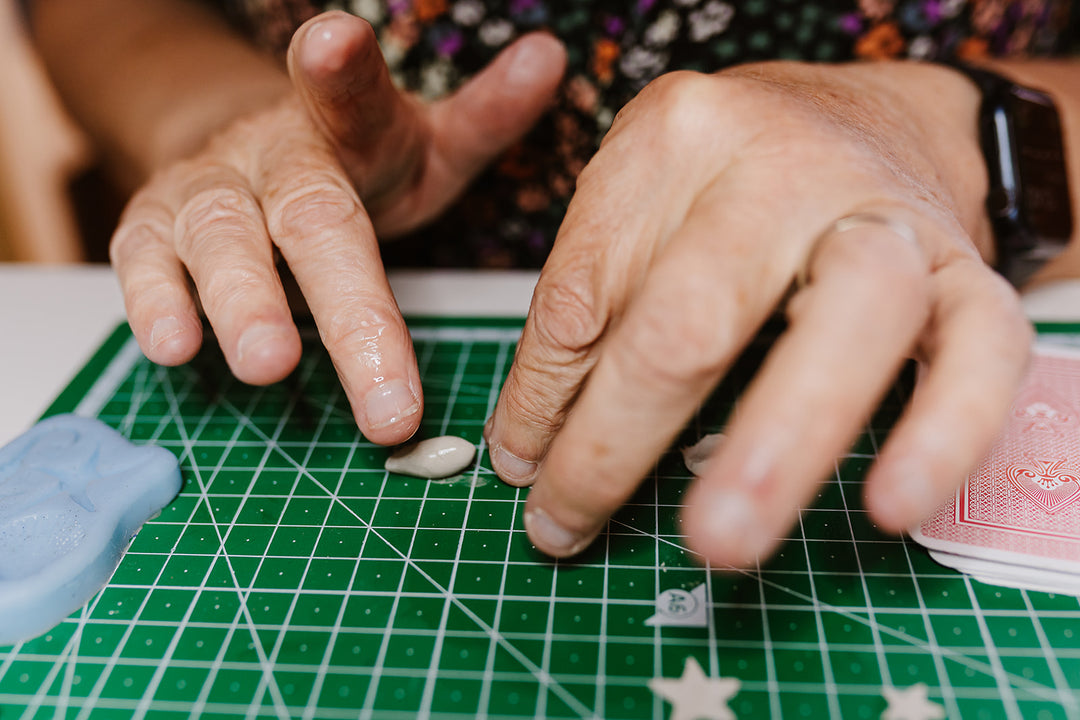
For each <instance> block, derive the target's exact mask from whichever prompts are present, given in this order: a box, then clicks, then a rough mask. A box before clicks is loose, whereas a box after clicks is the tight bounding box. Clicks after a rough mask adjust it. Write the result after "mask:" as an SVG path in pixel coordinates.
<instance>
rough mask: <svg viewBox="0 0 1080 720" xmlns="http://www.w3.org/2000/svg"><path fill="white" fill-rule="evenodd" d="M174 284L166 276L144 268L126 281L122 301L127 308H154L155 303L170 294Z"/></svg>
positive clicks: (172, 280)
mask: <svg viewBox="0 0 1080 720" xmlns="http://www.w3.org/2000/svg"><path fill="white" fill-rule="evenodd" d="M174 282H175V280H174V278H172V277H170V276H169V275H168V274H166V273H164V272H161V271H159V270H155V269H154V268H152V267H151V268H146V269H145V270H143V271H141V272H139V273H138V274H137V275H136V276H133V277H131V278H129V279H128V282H127V283H126V285H125V287H124V299H125V301H126V303H127V305H128V307H129V308H143V307H154V306H155V305H156V304H157V301H158V300H159V299H160V298H161V297H162V296H163V295H166V294H167V293H169V292H170V290H171V288H172V287H173V283H174Z"/></svg>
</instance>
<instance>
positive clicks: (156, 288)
mask: <svg viewBox="0 0 1080 720" xmlns="http://www.w3.org/2000/svg"><path fill="white" fill-rule="evenodd" d="M564 64H565V54H564V51H563V49H562V47H561V45H560V44H559V43H558V42H557V41H556V40H555V39H554V38H552V37H550V36H547V35H543V34H532V35H528V36H525V37H523V38H521V39H519V40H518V41H517V42H515V43H514V44H513V45H511V46H510V47H508V48H507V49H506V50H504V51H503V52H502V53H501V54H500V55H499V56H498V57H497V58H496V59H495V60H494V61H493V62H492V63H491V65H490V66H488V67H487V68H486V69H485V70H484V71H483V72H481V73H480V74H479V75H477V76H476V77H475V78H473V79H472V80H471V81H470V82H469V83H468V84H466V85H465V86H463V87H462V88H461V89H460V90H458V91H457V92H456V93H455V94H454V95H452V96H450V97H448V98H447V99H445V100H442V101H439V102H435V103H433V104H430V105H426V104H423V103H421V102H419V101H418V100H417V99H415V98H413V97H411V96H408V95H406V94H403V93H401V92H399V91H398V90H397V89H396V88H395V87H394V86H393V84H392V83H391V80H390V76H389V72H388V71H387V68H386V64H385V62H384V61H383V59H382V55H381V53H380V51H379V48H378V44H377V42H376V38H375V35H374V32H373V30H372V28H371V26H370V25H368V24H367V23H366V22H364V21H363V20H360V19H358V18H355V17H352V16H350V15H347V14H345V13H338V12H332V13H326V14H324V15H320V16H319V17H317V18H314V19H312V20H310V21H309V22H308V23H306V24H305V25H304V26H303V27H301V28H300V29H299V30H298V31H297V33H296V35H295V36H294V38H293V42H292V45H291V46H290V49H289V55H288V66H289V72H290V75H291V77H292V80H293V85H294V88H295V93H294V94H293V95H292V96H290V97H289V98H287V99H286V100H284V101H283V102H281V103H280V104H279V105H277V106H275V107H272V108H269V109H266V110H263V111H261V112H258V113H256V114H255V115H252V116H249V117H244V118H241V119H238V120H236V121H235V122H233V123H232V124H231V125H229V126H228V127H226V128H225V129H224V130H223V131H222V132H221V133H220V134H219V135H217V136H216V137H214V138H213V139H212V140H210V142H209V143H208V144H207V145H206V146H205V148H204V149H203V150H202V151H200V152H198V153H197V154H195V155H193V156H191V157H190V158H188V159H185V160H183V161H181V162H178V163H176V164H174V165H172V166H170V167H167V168H164V169H162V170H160V171H159V172H158V173H157V174H155V175H154V176H153V177H152V178H151V179H150V181H149V182H148V183H147V184H146V185H145V186H144V187H143V188H142V189H141V190H140V191H139V192H138V193H137V194H136V195H135V196H134V197H133V198H132V200H131V202H130V203H129V205H128V207H127V208H126V209H125V211H124V214H123V217H122V218H121V221H120V224H119V227H118V229H117V231H116V233H115V235H114V237H113V241H112V245H111V249H110V254H111V258H112V262H113V265H114V267H115V268H116V271H117V274H118V276H119V279H120V284H121V286H122V289H123V294H124V301H125V304H126V307H127V314H128V319H129V321H130V323H131V327H132V330H133V332H134V334H135V337H136V339H137V340H138V342H139V345H140V347H141V348H142V349H143V352H145V353H146V356H147V357H148V358H150V359H151V360H153V361H155V362H158V363H161V364H164V365H175V364H180V363H183V362H186V361H188V360H190V359H191V358H192V357H193V356H194V354H195V353H196V352H197V350H198V348H199V345H200V344H201V341H202V326H201V323H200V320H199V317H198V314H197V311H196V305H195V302H194V298H193V295H192V292H191V290H190V289H189V284H188V275H190V277H191V280H192V281H193V283H194V286H195V288H197V290H198V295H199V299H200V300H201V303H202V306H203V308H204V310H205V312H206V316H207V318H208V319H209V321H210V324H211V325H212V326H213V328H214V332H215V333H216V335H217V337H218V340H219V342H220V345H221V348H222V351H223V353H224V355H225V359H226V360H227V362H228V363H229V367H230V368H231V369H232V371H233V373H234V374H235V375H236V376H237V377H238V378H239V379H240V380H243V381H245V382H248V383H253V384H266V383H271V382H275V381H277V380H280V379H282V378H284V377H285V376H286V375H288V373H290V372H291V371H292V370H293V368H295V367H296V364H297V362H298V361H299V355H300V338H299V335H298V333H297V330H296V327H295V326H294V324H293V321H292V317H291V314H290V311H289V307H288V303H287V301H286V298H285V294H284V291H283V290H282V287H281V283H280V280H279V278H278V274H277V270H276V268H275V262H274V250H275V248H276V249H277V250H279V251H280V253H281V256H282V258H284V260H285V261H286V262H287V263H288V265H289V268H290V270H291V271H292V273H293V275H294V276H295V277H296V279H297V283H298V284H299V286H300V289H301V291H302V292H303V294H304V297H305V299H306V300H307V303H308V305H309V307H310V308H311V311H312V314H313V316H314V318H315V322H316V324H317V326H318V328H319V332H320V335H321V337H322V340H323V342H324V344H325V345H326V348H327V350H328V351H329V354H330V357H331V359H332V360H333V362H334V366H335V368H336V369H337V372H338V375H339V376H340V378H341V382H342V385H343V387H344V389H345V393H346V395H347V396H348V398H349V401H350V403H351V404H352V408H353V412H354V415H355V417H356V421H357V424H358V425H359V427H360V429H361V430H362V431H363V432H364V434H365V435H366V436H367V437H368V439H370V440H372V441H373V442H378V443H384V444H390V443H397V442H401V441H404V440H406V439H408V437H409V436H411V435H412V434H413V433H414V432H415V430H416V428H417V426H418V425H419V422H420V415H421V412H420V411H421V407H422V397H421V390H420V380H419V374H418V371H417V367H416V359H415V356H414V354H413V350H412V345H411V341H410V338H409V334H408V331H407V329H406V327H405V324H404V322H403V321H402V318H401V315H400V312H399V311H398V308H397V305H396V303H395V301H394V298H393V295H392V294H391V291H390V287H389V285H388V283H387V281H386V277H385V274H384V271H383V268H382V263H381V261H380V258H379V250H378V244H377V241H376V235H379V236H382V237H389V236H392V235H395V234H399V233H402V232H406V231H408V230H410V229H412V228H415V227H417V226H419V225H421V224H423V223H425V222H427V221H428V220H430V219H431V218H433V217H434V216H436V215H437V214H438V213H439V212H441V211H442V210H443V209H444V208H445V207H446V206H447V205H449V204H450V202H451V201H452V200H453V199H454V198H455V197H456V196H457V195H458V194H459V193H460V191H461V190H462V189H463V187H464V186H465V185H466V184H467V183H468V181H469V180H470V179H471V178H472V177H473V176H474V175H475V174H476V173H477V172H479V170H480V169H481V168H482V167H483V166H484V165H485V164H486V163H487V162H488V161H489V160H490V159H492V158H493V157H495V156H496V155H497V154H498V153H499V152H500V151H501V150H503V149H505V148H506V147H507V146H509V145H510V144H511V143H512V142H514V141H515V140H516V139H517V138H518V137H519V136H521V135H522V134H523V133H524V132H525V131H526V130H527V129H528V128H529V127H530V126H531V125H532V124H533V122H534V121H535V120H536V119H537V117H539V115H540V113H541V112H542V111H543V109H544V108H545V106H546V105H547V104H548V102H549V100H550V98H551V96H552V95H553V93H554V90H555V88H556V87H557V85H558V81H559V79H560V77H561V75H562V72H563V67H564Z"/></svg>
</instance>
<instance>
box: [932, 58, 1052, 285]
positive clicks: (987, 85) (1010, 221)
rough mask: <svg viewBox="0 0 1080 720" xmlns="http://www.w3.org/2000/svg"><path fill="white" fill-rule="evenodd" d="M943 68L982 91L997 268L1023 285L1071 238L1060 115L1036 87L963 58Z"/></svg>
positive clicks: (981, 139) (981, 127) (982, 134)
mask: <svg viewBox="0 0 1080 720" xmlns="http://www.w3.org/2000/svg"><path fill="white" fill-rule="evenodd" d="M948 65H949V67H952V68H953V69H955V70H958V71H960V72H961V73H963V74H964V75H966V76H967V77H968V78H970V79H971V80H972V81H973V82H974V83H975V84H976V85H977V86H978V88H979V91H980V92H981V93H982V103H981V105H980V108H979V142H980V144H981V145H982V152H983V156H984V157H985V159H986V168H987V171H988V174H989V179H990V187H989V192H988V193H987V197H986V210H987V212H988V213H989V216H990V221H991V223H992V225H993V229H994V241H995V246H996V250H997V265H996V267H997V270H998V272H1000V273H1001V274H1002V275H1004V276H1005V277H1006V278H1007V279H1008V280H1009V281H1010V282H1011V283H1012V284H1013V285H1014V286H1016V287H1020V286H1021V285H1023V284H1024V283H1025V282H1026V281H1027V279H1028V278H1030V277H1031V276H1032V275H1033V274H1034V273H1035V272H1036V271H1037V270H1038V269H1039V268H1041V267H1042V266H1043V265H1045V264H1046V263H1047V262H1048V261H1049V260H1052V259H1053V258H1055V257H1056V256H1057V255H1058V254H1059V253H1061V251H1062V250H1064V249H1065V246H1066V245H1068V243H1069V239H1070V238H1071V236H1072V229H1073V217H1072V199H1071V197H1070V195H1069V174H1068V171H1067V169H1066V166H1065V145H1064V139H1063V133H1062V129H1061V117H1060V116H1059V115H1058V110H1057V106H1056V105H1055V104H1054V100H1053V98H1051V97H1050V96H1049V95H1048V94H1046V93H1045V92H1043V91H1041V90H1037V89H1035V88H1030V87H1024V86H1023V85H1018V84H1017V83H1015V82H1013V81H1012V80H1010V79H1009V78H1006V77H1004V76H1002V75H999V74H997V73H995V72H990V71H989V70H984V69H982V68H977V67H973V66H971V65H968V64H965V63H960V62H951V63H948Z"/></svg>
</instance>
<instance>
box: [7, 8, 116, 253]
mask: <svg viewBox="0 0 1080 720" xmlns="http://www.w3.org/2000/svg"><path fill="white" fill-rule="evenodd" d="M0 93H2V95H0V96H2V97H3V98H4V102H2V103H0V261H11V260H33V261H41V262H54V263H56V262H78V261H83V260H87V259H92V260H104V259H105V258H104V247H103V246H104V243H103V242H102V240H101V239H100V238H97V239H95V243H94V244H95V247H94V248H92V249H90V250H88V249H87V248H86V247H84V244H83V242H82V241H81V240H80V236H79V231H78V230H77V227H78V225H79V224H80V222H79V220H77V216H81V215H82V214H83V213H84V212H86V211H89V212H91V213H93V212H94V208H93V207H92V206H93V205H95V204H97V201H96V200H95V199H94V198H87V197H86V196H85V195H86V194H85V192H84V191H83V190H82V188H84V187H85V186H88V185H90V184H91V180H90V178H89V175H88V174H92V169H91V168H92V165H93V159H92V157H91V156H90V152H89V145H88V143H87V142H86V141H85V139H84V138H83V137H82V136H81V135H80V133H79V131H78V130H77V129H76V128H75V126H74V124H73V123H72V122H71V121H70V120H69V119H68V118H67V116H66V115H65V113H64V111H63V109H62V107H61V105H60V102H59V100H58V99H57V97H56V95H55V94H54V93H53V91H52V88H51V87H50V85H49V81H48V78H47V76H46V74H45V71H44V69H43V68H42V66H41V63H40V62H39V60H38V58H37V56H36V55H35V54H34V51H33V48H32V47H31V44H30V41H29V39H28V38H27V33H26V28H25V26H24V22H23V18H22V16H21V13H20V11H19V9H18V8H17V7H16V3H15V0H0ZM87 206H89V207H87ZM76 208H78V209H76Z"/></svg>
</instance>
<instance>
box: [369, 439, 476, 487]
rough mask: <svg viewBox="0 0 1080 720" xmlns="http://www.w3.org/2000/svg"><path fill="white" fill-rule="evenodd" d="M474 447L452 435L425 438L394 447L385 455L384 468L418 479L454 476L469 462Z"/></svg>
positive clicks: (470, 462)
mask: <svg viewBox="0 0 1080 720" xmlns="http://www.w3.org/2000/svg"><path fill="white" fill-rule="evenodd" d="M474 457H476V446H475V445H473V444H472V443H471V442H469V441H468V440H464V439H462V438H459V437H455V436H453V435H443V436H441V437H433V438H428V439H427V440H421V441H420V442H418V443H414V444H412V445H406V446H405V447H403V448H401V449H399V450H397V451H396V452H395V453H394V454H393V455H391V456H390V457H388V458H386V469H387V470H388V471H390V472H393V473H400V474H402V475H412V476H414V477H421V478H432V479H434V478H444V477H450V476H451V475H457V474H458V473H459V472H461V471H462V470H464V469H465V468H467V467H469V465H471V464H472V461H473V458H474Z"/></svg>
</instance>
